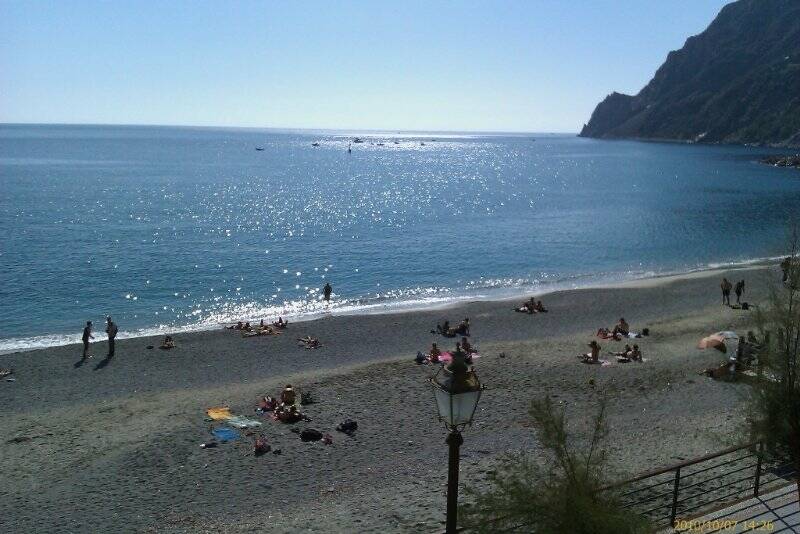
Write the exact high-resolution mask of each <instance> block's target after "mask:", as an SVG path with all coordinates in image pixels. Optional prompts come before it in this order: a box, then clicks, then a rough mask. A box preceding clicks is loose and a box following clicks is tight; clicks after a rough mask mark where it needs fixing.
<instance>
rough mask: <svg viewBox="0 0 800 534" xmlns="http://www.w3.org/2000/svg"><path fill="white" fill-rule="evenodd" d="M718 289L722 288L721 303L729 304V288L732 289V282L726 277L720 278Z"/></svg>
mask: <svg viewBox="0 0 800 534" xmlns="http://www.w3.org/2000/svg"><path fill="white" fill-rule="evenodd" d="M719 287H720V289H722V304H723V305H725V304H727V305H728V306H730V305H731V289H733V284H731V283H730V282H728V279H727V278H723V279H722V283H721V284H720V285H719Z"/></svg>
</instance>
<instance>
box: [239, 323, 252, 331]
mask: <svg viewBox="0 0 800 534" xmlns="http://www.w3.org/2000/svg"><path fill="white" fill-rule="evenodd" d="M241 329H242V330H246V331H247V332H252V331H253V327H252V326H250V322H249V321H248V322H246V323H244V326H243V327H242V328H241Z"/></svg>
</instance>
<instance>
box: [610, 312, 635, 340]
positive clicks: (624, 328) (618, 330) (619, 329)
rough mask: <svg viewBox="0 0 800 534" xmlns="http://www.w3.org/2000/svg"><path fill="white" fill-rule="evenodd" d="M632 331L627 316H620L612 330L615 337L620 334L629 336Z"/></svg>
mask: <svg viewBox="0 0 800 534" xmlns="http://www.w3.org/2000/svg"><path fill="white" fill-rule="evenodd" d="M630 331H631V327H630V326H629V325H628V323H627V322H626V321H625V318H624V317H620V318H619V322H618V323H617V324H616V325H615V326H614V330H612V331H611V333H612V334H613V335H614V337H616V336H618V335H622V336H627V335H628V333H629V332H630Z"/></svg>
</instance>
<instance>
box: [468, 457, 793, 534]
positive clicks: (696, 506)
mask: <svg viewBox="0 0 800 534" xmlns="http://www.w3.org/2000/svg"><path fill="white" fill-rule="evenodd" d="M797 476H798V473H797V471H796V470H795V469H794V467H793V464H792V463H791V462H789V461H788V459H787V458H786V457H784V456H775V455H771V454H769V453H767V451H766V450H765V447H764V444H763V443H759V442H756V443H749V444H747V445H740V446H736V447H731V448H728V449H725V450H722V451H719V452H716V453H713V454H708V455H706V456H702V457H700V458H694V459H692V460H687V461H685V462H681V463H679V464H675V465H671V466H669V467H664V468H662V469H656V470H654V471H648V472H646V473H643V474H641V475H639V476H636V477H634V478H631V479H628V480H624V481H622V482H618V483H615V484H612V485H610V486H607V487H605V488H603V490H602V491H614V492H616V493H617V495H618V497H619V500H620V501H621V502H622V505H623V507H624V508H626V509H629V510H630V511H631V512H633V513H636V514H639V515H642V516H645V517H647V518H648V519H650V520H651V521H652V522H653V524H654V526H656V527H672V526H673V525H675V521H676V519H691V518H694V517H697V516H700V515H703V514H709V513H712V512H714V511H716V510H720V509H722V508H725V507H728V506H732V505H734V504H736V503H737V502H741V501H742V500H743V499H745V498H751V497H758V496H759V495H760V494H762V493H763V492H767V491H773V490H775V489H776V488H779V487H781V486H782V485H785V484H787V483H788V482H789V481H792V480H794V479H796V478H797ZM792 491H795V490H792ZM754 517H755V516H754ZM526 527H530V525H524V524H518V525H516V526H513V527H505V528H503V529H498V532H500V531H502V532H520V531H523V530H525V529H526ZM459 531H465V530H464V529H459ZM773 534H776V533H775V532H773Z"/></svg>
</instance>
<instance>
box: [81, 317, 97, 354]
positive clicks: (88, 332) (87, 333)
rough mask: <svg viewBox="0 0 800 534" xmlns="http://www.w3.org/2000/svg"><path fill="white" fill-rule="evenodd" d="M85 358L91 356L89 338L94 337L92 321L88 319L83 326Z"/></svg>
mask: <svg viewBox="0 0 800 534" xmlns="http://www.w3.org/2000/svg"><path fill="white" fill-rule="evenodd" d="M82 339H83V359H84V360H85V359H86V358H91V357H92V355H91V354H89V340H90V339H94V336H93V335H92V321H86V326H85V327H83V338H82Z"/></svg>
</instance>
